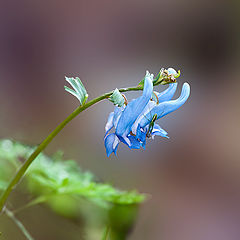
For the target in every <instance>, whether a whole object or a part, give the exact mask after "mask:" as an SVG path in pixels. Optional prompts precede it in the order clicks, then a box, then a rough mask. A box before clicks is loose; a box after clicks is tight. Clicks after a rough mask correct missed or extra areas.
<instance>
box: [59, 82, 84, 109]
mask: <svg viewBox="0 0 240 240" xmlns="http://www.w3.org/2000/svg"><path fill="white" fill-rule="evenodd" d="M65 79H66V81H67V82H68V83H69V84H70V85H71V86H72V87H73V89H74V90H73V89H71V88H69V87H67V86H64V88H65V90H66V91H67V92H69V93H71V94H72V95H73V96H75V97H76V98H77V99H78V100H79V102H80V105H83V104H84V103H85V102H86V101H87V99H88V94H87V91H86V89H85V87H84V85H83V84H82V81H81V80H80V78H78V77H76V78H68V77H65Z"/></svg>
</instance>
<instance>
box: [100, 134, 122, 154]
mask: <svg viewBox="0 0 240 240" xmlns="http://www.w3.org/2000/svg"><path fill="white" fill-rule="evenodd" d="M104 144H105V148H106V153H107V156H108V157H109V156H110V155H111V153H112V152H114V153H115V154H116V151H117V147H118V144H119V139H118V137H117V136H116V134H115V133H111V134H109V135H108V136H107V137H106V138H105V141H104Z"/></svg>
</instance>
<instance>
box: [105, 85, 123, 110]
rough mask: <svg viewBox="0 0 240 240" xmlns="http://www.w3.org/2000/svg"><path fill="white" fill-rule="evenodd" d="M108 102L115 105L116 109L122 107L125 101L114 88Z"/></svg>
mask: <svg viewBox="0 0 240 240" xmlns="http://www.w3.org/2000/svg"><path fill="white" fill-rule="evenodd" d="M109 101H111V102H112V103H113V104H114V105H116V106H118V107H122V106H123V104H124V101H125V99H124V97H123V96H122V94H121V93H120V92H119V91H118V89H117V88H116V89H115V90H114V92H113V94H112V95H111V96H110V97H109Z"/></svg>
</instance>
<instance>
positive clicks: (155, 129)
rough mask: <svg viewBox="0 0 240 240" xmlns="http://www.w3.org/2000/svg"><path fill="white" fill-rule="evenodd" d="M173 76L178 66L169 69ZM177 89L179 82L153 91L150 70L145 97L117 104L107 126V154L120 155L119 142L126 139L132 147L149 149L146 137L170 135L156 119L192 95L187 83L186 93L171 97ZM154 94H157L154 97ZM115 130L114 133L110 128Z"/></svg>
mask: <svg viewBox="0 0 240 240" xmlns="http://www.w3.org/2000/svg"><path fill="white" fill-rule="evenodd" d="M167 71H168V72H169V73H171V77H172V76H174V75H177V73H176V71H175V70H174V69H168V70H167ZM168 72H167V73H168ZM176 89H177V83H176V82H174V83H170V84H169V86H168V88H167V89H166V90H165V91H163V92H161V93H158V92H155V91H154V92H153V75H151V74H149V72H147V73H146V76H145V79H144V88H143V92H142V96H140V97H138V98H137V99H134V100H132V101H131V102H129V103H128V104H127V105H126V106H125V105H124V106H122V107H115V110H114V112H111V113H110V114H109V117H108V120H107V124H106V126H105V131H106V134H105V137H104V142H105V148H106V153H107V156H108V157H109V156H110V155H111V153H112V152H114V153H115V154H116V151H117V148H118V145H119V143H120V142H123V143H124V144H126V145H127V146H128V147H129V148H131V149H139V148H141V147H143V148H145V145H146V138H150V137H152V138H154V136H155V135H159V136H162V137H166V138H168V136H167V132H166V131H165V130H163V129H162V128H161V127H160V126H159V125H158V124H156V123H155V121H156V120H157V119H159V118H162V117H163V116H165V115H167V114H169V113H171V112H173V111H175V110H176V109H178V108H179V107H181V106H182V105H183V104H184V103H185V102H186V100H187V99H188V97H189V95H190V86H189V84H188V83H184V84H183V87H182V93H181V95H180V97H179V98H178V99H176V100H171V99H172V97H173V95H174V93H175V91H176ZM153 96H154V97H153ZM112 129H114V132H112V133H110V131H111V130H112Z"/></svg>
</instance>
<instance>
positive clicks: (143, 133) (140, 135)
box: [136, 125, 147, 142]
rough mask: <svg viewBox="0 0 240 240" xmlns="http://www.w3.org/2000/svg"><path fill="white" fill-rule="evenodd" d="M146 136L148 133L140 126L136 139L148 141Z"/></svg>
mask: <svg viewBox="0 0 240 240" xmlns="http://www.w3.org/2000/svg"><path fill="white" fill-rule="evenodd" d="M146 134H147V131H144V130H143V129H141V128H140V125H138V127H137V134H136V138H137V139H139V140H140V141H141V142H144V141H146Z"/></svg>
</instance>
